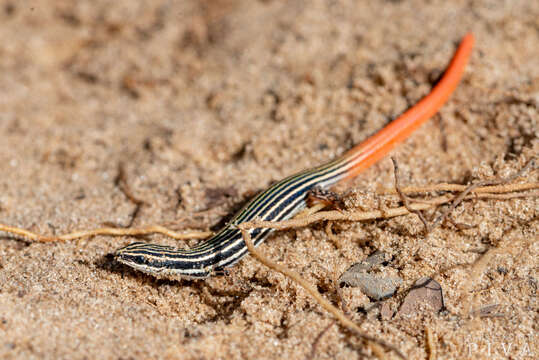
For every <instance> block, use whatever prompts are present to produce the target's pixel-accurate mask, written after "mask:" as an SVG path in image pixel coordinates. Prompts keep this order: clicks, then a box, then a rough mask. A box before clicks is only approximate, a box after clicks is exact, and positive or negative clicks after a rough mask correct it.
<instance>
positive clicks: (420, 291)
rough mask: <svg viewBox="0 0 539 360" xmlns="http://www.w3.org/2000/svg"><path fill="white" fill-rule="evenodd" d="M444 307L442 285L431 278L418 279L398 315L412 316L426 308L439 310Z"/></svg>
mask: <svg viewBox="0 0 539 360" xmlns="http://www.w3.org/2000/svg"><path fill="white" fill-rule="evenodd" d="M443 307H444V297H443V293H442V287H441V286H440V284H438V283H437V282H436V281H434V280H433V279H431V278H428V277H424V278H421V279H419V280H417V281H416V282H415V284H414V286H413V287H412V289H411V290H410V292H409V293H408V295H406V297H405V298H404V301H403V302H402V304H401V306H400V309H399V311H398V312H397V316H412V315H415V314H417V313H420V312H422V311H425V310H429V311H433V312H439V311H440V310H442V309H443Z"/></svg>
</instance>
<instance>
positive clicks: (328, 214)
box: [242, 184, 539, 230]
mask: <svg viewBox="0 0 539 360" xmlns="http://www.w3.org/2000/svg"><path fill="white" fill-rule="evenodd" d="M537 188H539V184H538V185H537ZM499 195H505V196H503V197H502V198H500V197H498V196H499ZM536 196H539V194H538V193H526V194H478V195H469V196H465V197H464V200H475V199H497V200H500V199H503V200H507V199H513V198H522V197H536ZM452 200H453V198H452V197H448V196H440V197H438V198H434V199H431V203H428V204H423V203H415V204H410V208H411V209H413V210H426V209H430V208H433V207H435V206H437V205H442V204H446V203H449V202H451V201H452ZM409 213H410V211H409V210H408V209H407V208H406V207H404V206H401V207H397V208H391V209H386V210H384V211H381V210H374V211H347V212H341V211H335V210H334V211H320V212H318V213H316V214H313V215H310V216H308V217H304V218H301V219H296V218H294V219H291V220H284V221H275V222H274V221H261V220H255V221H249V222H245V223H243V224H242V226H243V227H244V228H245V229H254V228H257V227H261V228H271V229H278V230H283V229H289V228H296V227H303V226H307V225H309V224H312V223H315V222H319V221H323V220H334V221H335V220H345V221H365V220H373V219H379V218H383V219H388V218H392V217H396V216H401V215H406V214H409Z"/></svg>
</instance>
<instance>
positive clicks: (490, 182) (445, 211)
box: [430, 158, 535, 230]
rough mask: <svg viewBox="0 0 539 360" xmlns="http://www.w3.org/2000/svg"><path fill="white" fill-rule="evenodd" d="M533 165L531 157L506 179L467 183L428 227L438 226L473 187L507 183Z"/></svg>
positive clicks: (533, 161) (533, 160)
mask: <svg viewBox="0 0 539 360" xmlns="http://www.w3.org/2000/svg"><path fill="white" fill-rule="evenodd" d="M534 165H535V159H533V158H532V159H531V160H529V161H528V162H527V163H526V165H524V167H522V169H520V170H519V171H518V172H517V173H515V174H513V175H511V176H510V177H508V178H506V179H495V180H485V181H480V182H478V183H475V184H472V185H469V186H468V187H467V188H466V190H464V191H463V192H462V193H460V194H459V195H458V196H457V197H455V200H454V201H453V203H452V204H451V206H450V207H448V208H446V209H444V211H442V214H441V215H440V216H438V218H437V219H436V220H434V222H433V223H432V226H431V227H430V230H432V229H434V228H435V227H436V226H438V224H440V223H441V222H443V221H444V220H445V219H446V218H447V216H448V215H449V214H450V213H451V212H453V210H455V208H456V207H457V206H458V205H459V204H460V203H461V202H462V201H464V200H465V199H466V196H467V195H468V194H469V193H470V192H471V191H472V190H474V189H476V188H478V187H479V186H495V185H503V184H506V183H509V182H511V181H513V180H515V179H517V178H519V177H520V176H522V174H524V173H525V172H526V171H527V170H528V168H530V167H533V166H534Z"/></svg>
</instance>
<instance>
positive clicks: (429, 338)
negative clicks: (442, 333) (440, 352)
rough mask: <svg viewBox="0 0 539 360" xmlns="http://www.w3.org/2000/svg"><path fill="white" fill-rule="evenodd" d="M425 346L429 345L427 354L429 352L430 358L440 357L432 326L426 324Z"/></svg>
mask: <svg viewBox="0 0 539 360" xmlns="http://www.w3.org/2000/svg"><path fill="white" fill-rule="evenodd" d="M425 346H426V347H427V349H426V350H427V354H429V357H428V359H429V360H436V359H437V358H438V356H437V351H436V342H435V341H434V335H433V334H432V330H431V328H429V327H428V326H425Z"/></svg>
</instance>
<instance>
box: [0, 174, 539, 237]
mask: <svg viewBox="0 0 539 360" xmlns="http://www.w3.org/2000/svg"><path fill="white" fill-rule="evenodd" d="M515 185H522V186H519V187H518V190H521V189H539V183H532V184H515ZM459 186H460V185H459ZM491 188H492V189H493V191H492V193H490V192H488V189H491ZM505 188H506V191H507V192H509V193H508V194H503V193H500V191H499V187H498V186H485V187H482V188H476V189H472V190H470V191H471V192H472V193H474V194H473V195H468V196H465V197H464V200H476V199H493V200H508V199H515V198H527V197H538V196H539V192H526V193H512V192H514V191H518V190H515V189H514V188H511V186H510V185H509V186H505ZM480 189H483V190H482V191H481V193H476V191H477V190H480ZM401 190H402V189H401ZM403 192H404V191H403ZM451 200H452V197H449V196H440V197H437V198H433V199H430V200H429V201H428V202H422V203H418V202H416V203H413V204H410V205H409V208H410V209H413V210H425V209H429V208H432V207H435V206H437V205H441V204H445V203H448V202H450V201H451ZM409 213H410V211H409V209H407V208H406V207H404V206H402V207H398V208H392V209H386V210H384V211H380V210H374V211H367V212H358V211H350V212H343V211H336V210H334V211H323V212H318V213H315V214H312V215H308V216H306V217H304V218H300V219H297V218H294V219H292V220H285V221H277V222H271V221H266V222H263V221H253V222H250V223H244V224H243V225H244V226H247V225H248V226H251V228H254V227H268V228H273V229H288V228H291V227H302V226H306V225H309V224H312V223H315V222H318V221H322V220H347V221H364V220H373V219H378V218H391V217H395V216H401V215H406V214H409ZM0 231H2V232H6V233H9V234H13V235H17V236H21V237H23V238H26V239H29V240H32V241H36V242H54V241H69V240H76V239H79V238H84V237H89V236H97V235H109V236H141V235H150V234H163V235H166V236H170V237H171V238H173V239H177V240H186V239H205V238H207V237H208V236H211V235H212V233H211V232H209V231H189V232H183V233H180V232H176V231H173V230H170V229H167V228H165V227H163V226H160V225H153V226H147V227H144V228H134V229H130V228H129V229H126V228H100V229H94V230H82V231H75V232H72V233H68V234H64V235H61V236H50V237H49V236H43V235H39V234H36V233H33V232H31V231H28V230H25V229H21V228H17V227H13V226H8V225H4V224H0Z"/></svg>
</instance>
